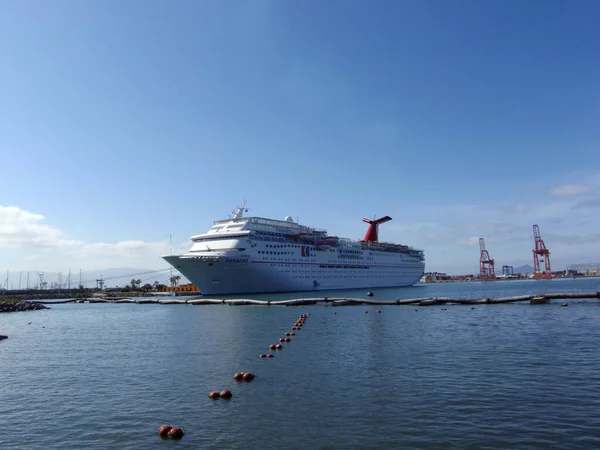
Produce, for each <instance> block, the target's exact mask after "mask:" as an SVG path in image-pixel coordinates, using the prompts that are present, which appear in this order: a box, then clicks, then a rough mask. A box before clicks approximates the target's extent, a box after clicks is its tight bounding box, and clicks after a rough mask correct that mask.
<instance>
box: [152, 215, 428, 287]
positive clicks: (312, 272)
mask: <svg viewBox="0 0 600 450" xmlns="http://www.w3.org/2000/svg"><path fill="white" fill-rule="evenodd" d="M241 211H243V208H242V209H241ZM364 220H365V221H367V220H368V219H364ZM387 220H391V219H389V218H387ZM375 227H376V224H375ZM307 235H308V237H307ZM311 235H312V236H314V239H315V240H314V241H313V243H312V244H311V237H310V236H311ZM192 241H193V242H194V244H193V245H192V248H191V249H190V251H189V252H187V253H186V254H183V255H172V256H164V257H163V258H164V259H165V260H166V261H167V262H168V263H169V264H171V265H172V266H173V267H175V268H176V269H177V270H178V271H179V272H181V273H182V274H183V275H184V276H185V277H186V278H187V279H188V280H190V281H191V282H192V283H193V284H194V285H195V286H196V287H197V288H198V290H199V291H200V292H201V293H202V295H235V294H260V293H272V292H301V291H324V290H335V289H355V288H382V287H402V286H412V285H413V284H415V283H417V282H418V281H419V280H420V279H421V277H422V276H423V274H424V272H425V263H424V257H423V252H422V251H420V250H414V249H412V248H409V247H407V246H399V245H395V244H386V243H379V242H378V241H377V240H376V239H375V240H370V241H351V240H349V239H339V240H338V238H337V237H331V236H327V234H326V231H325V230H316V229H313V228H309V227H305V226H303V225H298V224H296V223H294V222H293V221H292V220H291V218H287V219H286V221H275V220H272V219H263V218H243V217H242V213H241V212H240V210H238V213H237V215H236V217H234V218H233V219H231V220H224V221H217V222H215V225H214V226H213V228H212V229H211V230H209V232H208V233H206V234H203V235H198V236H193V237H192Z"/></svg>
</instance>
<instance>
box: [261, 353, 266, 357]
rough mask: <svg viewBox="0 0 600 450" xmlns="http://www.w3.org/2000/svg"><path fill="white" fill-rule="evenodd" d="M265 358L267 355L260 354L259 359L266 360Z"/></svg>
mask: <svg viewBox="0 0 600 450" xmlns="http://www.w3.org/2000/svg"><path fill="white" fill-rule="evenodd" d="M266 357H267V355H265V354H264V353H261V354H260V355H259V358H266Z"/></svg>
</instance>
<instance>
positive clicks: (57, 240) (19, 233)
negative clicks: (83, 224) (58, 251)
mask: <svg viewBox="0 0 600 450" xmlns="http://www.w3.org/2000/svg"><path fill="white" fill-rule="evenodd" d="M44 220H45V217H44V216H42V215H41V214H35V213H32V212H30V211H27V210H24V209H20V208H18V207H16V206H2V205H0V247H5V248H8V247H12V248H14V247H20V248H57V247H68V246H74V245H80V244H81V242H80V241H75V240H70V239H66V238H65V237H64V235H63V233H62V232H61V231H60V230H59V229H58V228H55V227H52V226H50V225H46V224H44V223H42V222H43V221H44Z"/></svg>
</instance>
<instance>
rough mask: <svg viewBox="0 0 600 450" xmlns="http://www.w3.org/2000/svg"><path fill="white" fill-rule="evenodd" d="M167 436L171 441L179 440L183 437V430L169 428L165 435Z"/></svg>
mask: <svg viewBox="0 0 600 450" xmlns="http://www.w3.org/2000/svg"><path fill="white" fill-rule="evenodd" d="M167 436H168V437H169V438H171V439H181V438H182V437H183V430H182V429H181V428H177V427H175V428H171V429H170V430H169V432H168V433H167Z"/></svg>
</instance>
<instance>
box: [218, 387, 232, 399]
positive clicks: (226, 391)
mask: <svg viewBox="0 0 600 450" xmlns="http://www.w3.org/2000/svg"><path fill="white" fill-rule="evenodd" d="M220 395H221V398H224V399H225V400H229V399H230V398H231V397H233V394H232V393H231V391H230V390H229V389H223V390H222V391H221V394H220Z"/></svg>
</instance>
